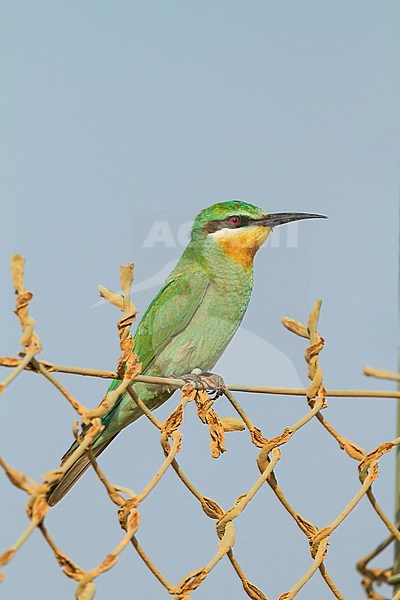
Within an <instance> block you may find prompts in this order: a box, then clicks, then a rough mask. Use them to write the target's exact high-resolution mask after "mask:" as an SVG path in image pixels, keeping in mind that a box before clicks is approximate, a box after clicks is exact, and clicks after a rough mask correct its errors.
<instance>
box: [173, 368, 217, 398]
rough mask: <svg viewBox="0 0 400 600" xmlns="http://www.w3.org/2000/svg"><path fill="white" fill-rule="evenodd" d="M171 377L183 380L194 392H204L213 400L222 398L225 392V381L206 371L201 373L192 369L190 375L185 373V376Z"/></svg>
mask: <svg viewBox="0 0 400 600" xmlns="http://www.w3.org/2000/svg"><path fill="white" fill-rule="evenodd" d="M173 377H176V378H177V379H183V381H186V383H191V384H192V385H193V387H194V389H195V390H202V391H206V392H207V393H208V394H209V395H210V396H211V397H212V398H213V400H215V398H218V397H219V396H222V394H223V393H224V392H225V390H226V385H225V381H224V380H223V379H222V377H221V376H220V375H217V374H216V373H210V372H208V371H205V372H202V371H200V369H193V371H192V372H191V373H187V374H186V375H173Z"/></svg>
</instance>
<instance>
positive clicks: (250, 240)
mask: <svg viewBox="0 0 400 600" xmlns="http://www.w3.org/2000/svg"><path fill="white" fill-rule="evenodd" d="M270 231H271V229H270V228H269V227H263V226H261V225H254V226H252V227H242V228H240V229H220V230H219V231H216V232H215V233H213V234H211V235H212V236H213V237H215V241H216V242H217V244H218V245H219V246H220V247H221V248H222V249H223V251H224V252H225V254H227V255H228V256H229V258H231V259H232V260H233V261H234V262H235V263H238V264H240V265H242V267H245V268H248V267H251V265H252V264H253V259H254V255H255V253H256V252H257V250H258V249H259V247H260V246H262V244H263V243H264V242H265V240H266V239H267V238H268V236H269V234H270Z"/></svg>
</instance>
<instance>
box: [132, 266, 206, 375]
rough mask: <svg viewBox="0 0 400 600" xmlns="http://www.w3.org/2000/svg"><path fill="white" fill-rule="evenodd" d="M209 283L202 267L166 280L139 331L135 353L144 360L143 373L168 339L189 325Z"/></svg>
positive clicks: (137, 332) (142, 361) (136, 337)
mask: <svg viewBox="0 0 400 600" xmlns="http://www.w3.org/2000/svg"><path fill="white" fill-rule="evenodd" d="M209 285H210V278H209V276H208V275H207V273H206V272H205V271H200V270H198V271H197V270H196V271H194V272H189V273H182V274H177V275H176V276H174V277H173V278H171V279H168V280H167V281H166V283H165V284H164V286H163V287H162V288H161V290H160V291H159V293H158V294H157V296H156V297H155V298H154V300H153V302H152V303H151V304H150V306H149V307H148V309H147V310H146V312H145V314H144V315H143V318H142V320H141V321H140V323H139V325H138V328H137V330H136V333H135V352H136V353H137V355H138V357H139V359H140V361H141V363H142V373H145V372H146V371H147V369H148V368H149V367H150V365H151V363H152V362H153V360H154V359H155V357H156V356H157V355H158V354H159V353H160V352H161V351H162V350H163V349H164V348H165V346H166V345H167V344H168V342H170V341H171V339H172V338H173V337H175V336H176V335H178V334H179V333H180V332H181V331H183V330H184V329H185V328H186V327H187V325H188V324H189V323H190V321H191V320H192V319H193V317H194V315H195V313H196V311H197V309H198V308H199V306H200V304H201V302H202V300H203V298H204V295H205V293H206V291H207V288H208V286H209Z"/></svg>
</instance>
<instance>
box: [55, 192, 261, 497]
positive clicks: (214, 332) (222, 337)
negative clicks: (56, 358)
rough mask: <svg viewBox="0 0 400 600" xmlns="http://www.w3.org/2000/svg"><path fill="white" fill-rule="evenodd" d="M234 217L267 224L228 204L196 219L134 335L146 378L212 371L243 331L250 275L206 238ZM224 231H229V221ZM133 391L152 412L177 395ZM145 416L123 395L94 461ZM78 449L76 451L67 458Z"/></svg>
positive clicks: (62, 489)
mask: <svg viewBox="0 0 400 600" xmlns="http://www.w3.org/2000/svg"><path fill="white" fill-rule="evenodd" d="M232 215H236V216H239V217H240V218H243V219H244V218H246V219H248V218H250V219H253V220H255V219H261V218H263V217H265V211H263V210H262V209H260V208H257V207H255V206H252V205H250V204H246V203H244V202H240V201H231V202H224V203H220V204H216V205H214V206H212V207H209V208H207V209H205V210H203V211H202V212H201V213H200V214H199V215H198V216H197V218H196V220H195V223H194V226H193V230H192V235H191V241H190V243H189V245H188V246H187V248H186V249H185V251H184V253H183V255H182V257H181V259H180V260H179V262H178V264H177V265H176V267H175V269H174V270H173V271H172V273H171V274H170V276H169V277H168V279H167V280H166V282H165V283H164V285H163V287H162V288H161V290H160V291H159V292H158V294H157V296H156V297H155V298H154V300H153V301H152V303H151V304H150V306H149V307H148V309H147V310H146V312H145V313H144V315H143V318H142V319H141V321H140V323H139V325H138V327H137V330H136V333H135V336H134V339H135V352H136V353H137V355H138V357H139V360H140V361H141V363H142V373H143V374H150V375H158V376H168V375H171V374H174V375H183V374H187V373H190V372H191V371H192V370H193V369H195V368H199V369H201V370H202V371H210V370H211V369H212V368H213V367H214V366H215V364H216V362H217V361H218V359H219V358H220V356H221V355H222V353H223V352H224V350H225V348H226V346H227V345H228V344H229V342H230V340H231V339H232V337H233V335H234V334H235V332H236V330H237V328H238V327H239V325H240V323H241V321H242V318H243V316H244V313H245V311H246V308H247V305H248V302H249V299H250V295H251V291H252V287H253V268H252V265H251V266H250V267H248V268H245V267H243V266H242V265H241V264H238V263H237V262H234V261H233V260H232V259H231V257H230V256H229V255H228V254H226V252H225V251H224V250H223V249H222V248H221V247H220V245H219V244H218V243H217V239H216V237H215V235H213V234H212V233H210V231H207V224H209V223H213V224H214V225H213V227H214V228H215V227H218V226H219V225H218V224H219V223H221V227H222V228H223V224H224V223H225V221H226V220H227V219H229V218H230V217H231V216H232ZM215 223H217V225H215ZM250 226H252V227H254V225H252V224H250V225H249V227H250ZM226 227H227V229H229V228H230V223H229V221H227V225H226ZM209 230H210V227H209ZM118 383H119V382H118V381H114V382H112V383H111V386H110V389H115V387H116V386H117V385H118ZM134 389H135V392H136V393H137V394H138V396H139V397H140V398H141V399H142V400H143V401H144V402H145V403H146V405H147V406H148V407H149V408H150V409H154V408H157V407H158V406H160V405H161V404H162V403H163V402H165V401H166V400H167V399H168V398H169V397H170V396H171V393H172V391H171V390H170V389H168V388H167V387H162V386H159V385H149V384H143V383H136V384H135V385H134ZM141 414H142V413H141V411H140V409H138V407H137V406H136V404H135V402H134V401H133V400H132V398H131V397H130V395H129V394H127V393H125V394H124V395H121V397H120V398H119V399H118V401H117V404H116V406H115V407H114V408H113V409H112V410H111V411H110V413H109V414H108V415H106V416H105V417H103V424H104V425H106V427H105V429H104V431H103V432H102V434H101V435H100V436H99V438H98V439H97V440H96V441H95V442H94V444H93V449H94V453H95V454H96V455H98V454H100V453H101V452H102V450H104V448H105V447H106V446H107V445H108V443H109V442H110V441H111V440H112V439H113V438H114V437H115V435H116V434H117V433H118V432H119V431H121V429H123V428H124V427H126V426H127V425H129V424H130V423H132V422H133V421H135V420H136V419H137V418H139V417H140V416H141ZM75 448H76V444H73V446H72V447H71V448H70V449H69V451H68V452H67V454H66V455H65V457H67V456H69V454H70V452H71V451H72V450H74V449H75ZM65 457H64V459H65ZM88 464H89V462H88V459H87V457H86V455H83V456H81V457H80V458H79V459H78V460H77V462H76V463H75V464H74V465H73V467H71V469H70V470H69V471H68V472H67V474H66V475H65V477H64V478H63V480H62V481H61V483H60V484H59V485H58V486H57V487H56V488H55V490H54V491H53V492H52V494H51V496H50V499H49V501H50V503H51V504H55V503H56V502H58V500H59V499H61V498H62V497H63V495H64V494H65V493H66V492H67V491H68V489H69V488H70V487H71V486H72V485H73V483H74V482H75V481H76V479H77V478H78V477H79V476H80V475H81V474H82V473H83V472H84V471H85V470H86V468H87V466H88Z"/></svg>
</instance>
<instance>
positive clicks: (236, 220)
mask: <svg viewBox="0 0 400 600" xmlns="http://www.w3.org/2000/svg"><path fill="white" fill-rule="evenodd" d="M228 223H229V225H230V226H231V227H239V225H240V224H241V218H240V217H239V216H238V215H232V217H229V219H228Z"/></svg>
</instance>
